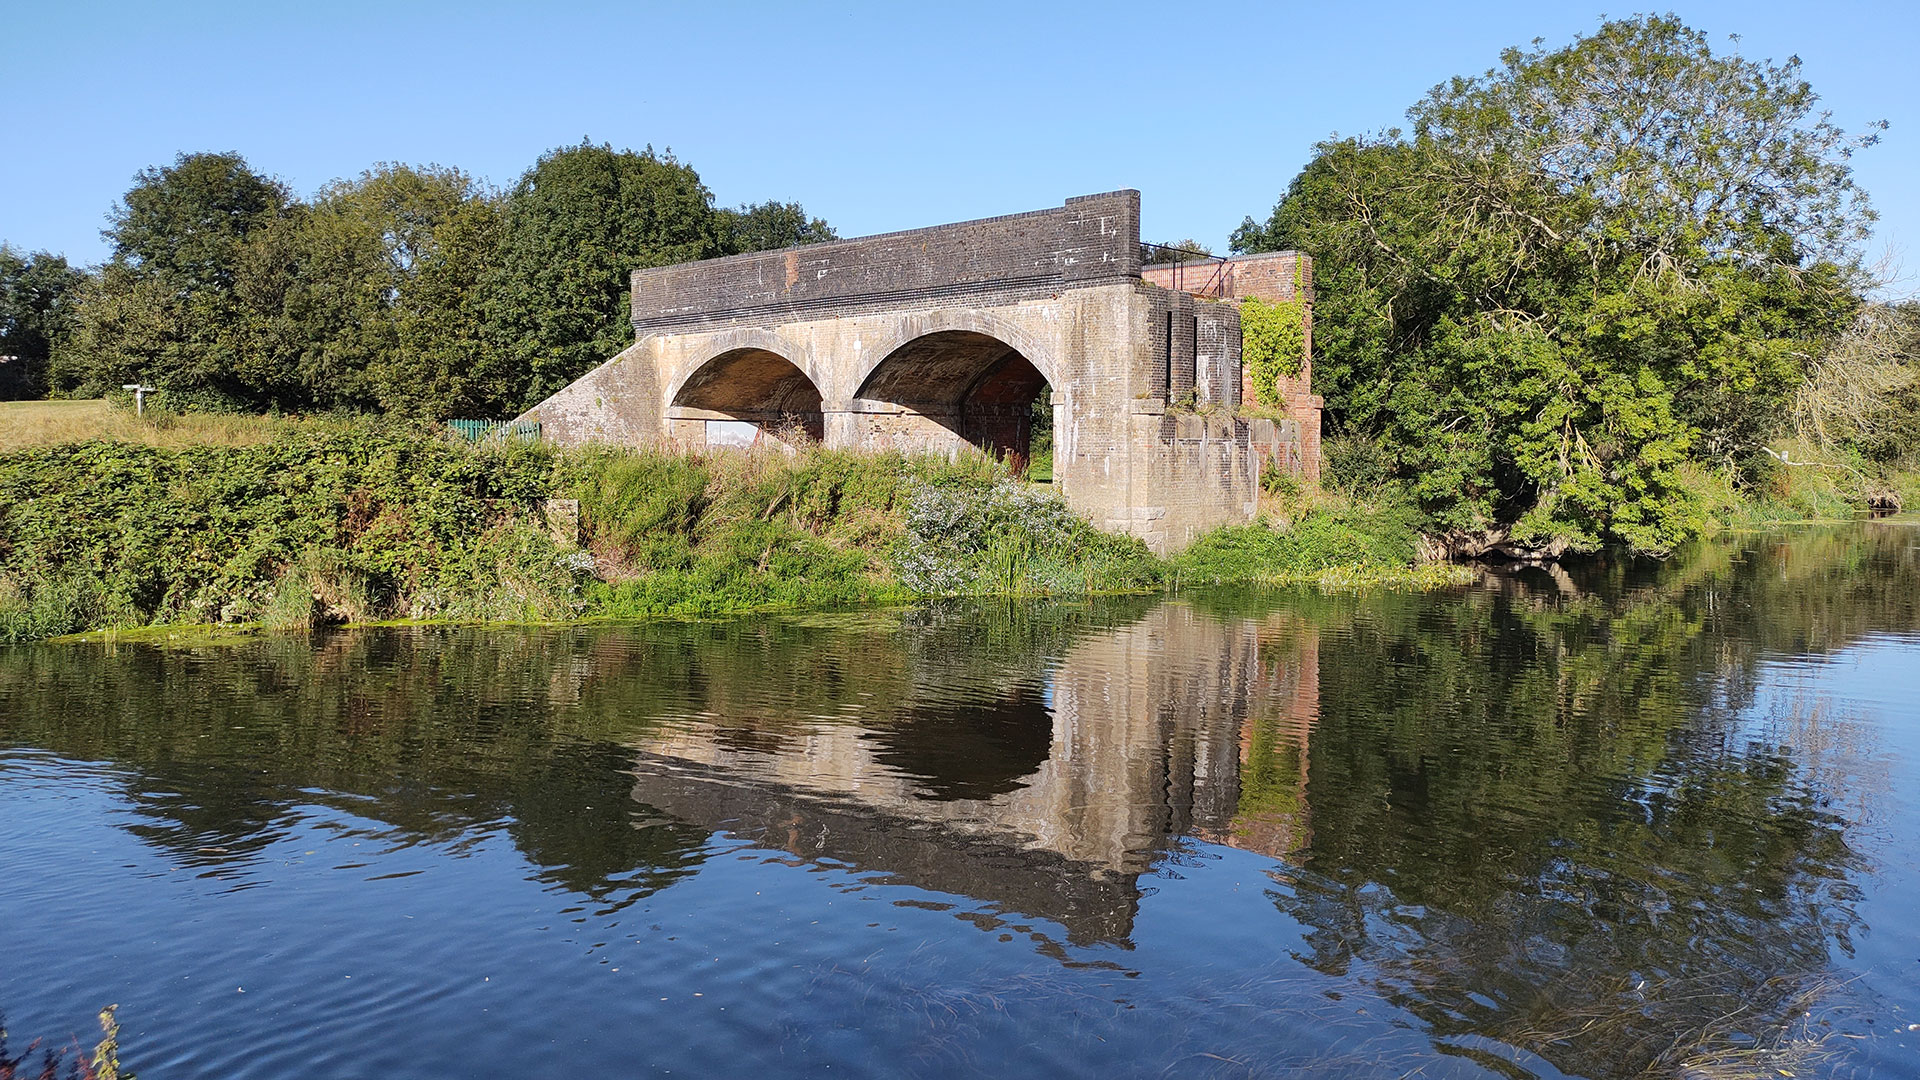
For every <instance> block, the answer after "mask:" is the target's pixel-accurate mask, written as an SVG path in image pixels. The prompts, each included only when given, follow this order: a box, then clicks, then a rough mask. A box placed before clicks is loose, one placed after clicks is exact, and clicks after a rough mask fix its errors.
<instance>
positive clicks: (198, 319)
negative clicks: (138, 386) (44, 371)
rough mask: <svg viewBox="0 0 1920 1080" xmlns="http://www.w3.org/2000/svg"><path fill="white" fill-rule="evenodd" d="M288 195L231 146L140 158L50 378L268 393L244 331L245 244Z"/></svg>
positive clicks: (227, 394) (83, 385)
mask: <svg viewBox="0 0 1920 1080" xmlns="http://www.w3.org/2000/svg"><path fill="white" fill-rule="evenodd" d="M292 206H293V199H292V196H291V195H290V194H289V193H288V191H287V189H286V188H285V186H284V185H282V184H280V183H278V182H277V181H274V180H272V179H270V178H268V177H265V176H262V175H261V174H259V173H256V172H254V171H253V170H252V169H251V168H249V167H248V166H247V163H246V161H245V160H244V159H243V158H241V157H240V155H238V154H232V153H199V154H181V155H179V156H178V157H177V158H175V159H174V163H173V164H172V165H170V166H160V167H156V168H150V169H145V170H142V171H141V172H140V173H139V174H138V175H137V176H135V178H134V186H133V188H132V189H131V190H129V191H128V192H127V194H126V197H125V198H124V199H123V200H122V202H121V203H120V205H119V206H117V207H116V208H115V209H114V210H113V212H112V214H111V215H110V221H111V225H112V227H111V228H109V229H108V230H106V233H105V236H106V238H107V239H108V241H110V242H111V243H112V245H113V255H112V258H111V259H110V260H109V261H108V262H107V264H106V265H105V266H104V267H103V268H102V269H101V272H100V274H99V275H98V276H96V277H95V278H94V279H93V281H92V282H91V283H90V284H89V286H88V288H87V289H85V290H84V291H83V292H82V293H81V295H80V298H79V303H78V305H77V311H76V313H75V326H74V333H73V335H72V337H71V339H70V340H69V342H68V343H67V347H65V348H63V349H60V350H57V351H56V354H55V357H54V362H53V371H52V374H53V380H54V382H55V384H56V386H57V387H58V388H59V389H63V390H70V391H75V392H79V393H88V394H98V393H103V392H105V391H107V390H109V389H112V388H114V387H117V386H119V385H120V384H121V383H125V382H131V381H134V380H140V381H150V382H154V383H155V384H156V385H163V386H166V387H167V388H168V389H170V390H174V391H176V392H178V393H181V394H185V395H204V396H206V397H208V398H210V399H217V400H221V401H225V402H230V403H236V404H261V403H264V399H263V398H262V396H261V395H260V393H259V392H258V391H257V389H256V388H255V387H254V386H253V385H252V382H251V380H250V379H249V378H248V376H247V368H248V363H247V361H248V353H247V350H246V348H245V345H246V342H245V338H244V335H243V334H242V333H241V332H240V330H241V327H242V325H243V323H244V317H243V316H244V312H243V308H242V305H241V302H240V299H239V297H238V295H237V292H236V289H237V286H238V279H239V273H240V265H241V253H242V251H243V249H244V248H245V246H246V244H247V242H248V240H249V239H250V238H252V237H255V236H258V235H259V234H261V233H262V232H264V231H266V230H267V229H268V228H269V227H271V226H272V225H273V224H274V222H276V221H278V220H279V219H281V218H282V217H284V216H285V215H287V214H288V213H289V212H290V210H291V208H292Z"/></svg>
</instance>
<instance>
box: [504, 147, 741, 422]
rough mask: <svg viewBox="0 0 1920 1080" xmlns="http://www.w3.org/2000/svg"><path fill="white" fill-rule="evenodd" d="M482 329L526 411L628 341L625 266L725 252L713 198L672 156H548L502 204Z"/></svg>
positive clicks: (590, 152)
mask: <svg viewBox="0 0 1920 1080" xmlns="http://www.w3.org/2000/svg"><path fill="white" fill-rule="evenodd" d="M502 233H503V235H502V240H501V248H500V262H499V267H498V270H497V272H496V273H495V274H494V275H493V276H492V278H491V281H490V287H489V293H490V295H489V296H488V299H487V303H488V304H489V308H490V314H491V318H490V320H489V332H490V333H491V334H492V335H493V337H494V340H495V341H496V342H497V343H498V344H499V346H500V348H501V349H503V350H504V351H505V354H506V356H507V357H508V359H509V361H510V362H511V363H512V365H513V366H514V368H515V369H516V370H517V371H519V372H521V373H523V376H524V380H525V381H524V383H523V384H522V393H521V397H520V403H521V404H523V405H531V404H533V403H534V402H537V401H539V400H540V399H541V398H544V397H546V396H547V395H548V394H551V393H553V392H554V391H556V390H558V389H560V388H561V387H564V386H566V385H567V384H568V383H570V382H572V381H573V380H574V379H576V378H579V377H580V376H581V375H583V374H585V373H586V372H587V371H588V370H590V369H592V368H593V367H594V366H595V365H596V364H599V363H601V362H602V361H604V360H606V359H608V358H609V357H611V356H613V355H614V354H615V353H618V352H619V351H620V350H622V349H624V348H626V347H627V346H628V345H630V344H632V343H633V329H632V327H631V325H630V324H629V321H628V319H629V314H628V308H627V296H628V280H629V276H630V275H631V274H632V272H633V271H634V270H637V269H640V268H643V267H649V266H665V265H667V264H669V263H677V262H688V261H690V260H694V259H704V258H709V257H711V256H714V255H719V254H725V253H726V251H727V247H728V243H729V242H730V241H731V239H732V229H731V228H730V227H729V228H726V229H723V228H722V223H721V222H720V220H719V218H718V216H717V215H716V213H715V211H714V207H713V195H712V194H711V193H710V192H709V191H708V190H707V188H706V186H705V185H704V184H702V183H701V182H700V177H699V174H697V173H695V172H694V171H693V169H692V168H690V167H688V166H686V165H683V164H681V163H680V162H679V161H677V160H675V159H674V157H673V155H672V154H671V153H668V154H656V153H654V151H653V148H652V147H648V148H647V149H645V150H642V151H637V152H636V151H633V150H615V149H613V148H612V147H611V146H609V145H607V144H605V143H602V144H600V145H598V146H596V145H594V144H592V143H589V142H584V141H583V142H582V143H580V145H578V146H568V147H563V148H561V149H558V150H553V151H551V152H549V153H547V154H545V155H544V156H542V157H541V158H540V160H539V161H538V162H537V163H535V164H534V166H533V168H531V169H529V170H527V172H526V174H525V175H524V176H522V177H521V178H520V181H519V183H518V184H516V185H515V186H514V188H513V190H512V192H511V194H510V196H509V198H508V203H507V210H506V220H505V222H504V223H503V226H502Z"/></svg>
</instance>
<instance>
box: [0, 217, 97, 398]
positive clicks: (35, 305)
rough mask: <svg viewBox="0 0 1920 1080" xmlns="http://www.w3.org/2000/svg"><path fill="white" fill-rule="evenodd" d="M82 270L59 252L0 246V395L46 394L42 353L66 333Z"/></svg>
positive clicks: (45, 359) (1, 396)
mask: <svg viewBox="0 0 1920 1080" xmlns="http://www.w3.org/2000/svg"><path fill="white" fill-rule="evenodd" d="M85 280H86V274H85V273H84V272H82V271H80V270H76V269H74V268H73V267H71V266H68V265H67V260H65V259H63V258H61V257H60V256H58V255H49V254H47V253H46V252H44V251H36V252H34V253H33V254H31V255H22V254H21V253H19V252H17V251H15V250H13V249H12V248H10V247H5V246H0V357H7V358H8V359H7V360H6V361H5V363H6V365H7V367H6V368H4V369H0V399H4V398H8V397H23V398H30V397H39V396H40V395H41V394H44V393H46V389H47V387H46V376H47V358H48V356H49V355H51V353H52V350H53V343H54V342H56V341H59V340H61V339H63V338H64V337H65V336H66V332H67V327H68V324H69V323H70V322H71V320H72V313H73V293H74V290H75V289H76V288H78V287H79V286H80V284H81V283H82V282H84V281H85Z"/></svg>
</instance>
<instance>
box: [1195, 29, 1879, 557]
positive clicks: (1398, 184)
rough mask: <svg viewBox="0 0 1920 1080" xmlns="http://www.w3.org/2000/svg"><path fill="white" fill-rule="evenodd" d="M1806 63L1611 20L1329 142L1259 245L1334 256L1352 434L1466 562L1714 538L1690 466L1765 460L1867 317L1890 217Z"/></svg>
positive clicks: (1331, 380) (1243, 243)
mask: <svg viewBox="0 0 1920 1080" xmlns="http://www.w3.org/2000/svg"><path fill="white" fill-rule="evenodd" d="M1816 101H1817V98H1816V97H1815V95H1814V94H1813V93H1812V91H1811V89H1810V88H1809V87H1808V85H1807V84H1806V82H1805V81H1804V80H1802V79H1801V78H1800V77H1799V62H1798V61H1797V60H1791V61H1788V62H1787V63H1785V64H1773V63H1771V62H1754V61H1748V60H1745V59H1743V58H1741V57H1739V56H1737V55H1735V56H1717V55H1715V54H1714V53H1713V52H1712V50H1711V49H1710V48H1709V47H1708V44H1707V41H1706V38H1705V36H1704V35H1702V34H1700V33H1699V32H1697V31H1694V30H1691V29H1689V28H1687V27H1686V26H1684V25H1682V24H1681V23H1679V22H1678V21H1677V20H1675V19H1672V18H1665V17H1640V18H1635V19H1628V20H1617V21H1613V22H1608V23H1605V24H1603V25H1602V26H1601V27H1600V28H1599V30H1598V31H1596V32H1595V33H1594V34H1593V35H1591V36H1586V37H1581V38H1578V39H1576V41H1575V42H1574V43H1573V44H1572V45H1569V46H1567V47H1565V48H1562V49H1556V50H1548V49H1546V48H1544V47H1541V46H1539V45H1537V44H1536V46H1535V47H1534V48H1533V49H1531V50H1526V51H1523V50H1518V49H1510V50H1508V51H1507V53H1506V54H1505V55H1504V56H1503V66H1502V67H1501V68H1499V69H1496V70H1493V71H1489V72H1487V73H1486V74H1485V75H1483V76H1480V77H1478V78H1474V79H1455V80H1453V81H1451V82H1450V83H1447V84H1445V85H1442V86H1439V87H1436V88H1435V89H1434V90H1433V91H1432V92H1431V93H1430V94H1429V95H1428V96H1427V98H1426V99H1425V100H1424V101H1422V102H1421V103H1419V104H1418V105H1416V106H1415V107H1414V108H1413V109H1412V110H1411V111H1410V112H1409V118H1410V120H1411V121H1412V130H1411V132H1401V131H1388V132H1386V133H1384V134H1382V135H1379V136H1376V137H1362V138H1348V139H1339V140H1333V141H1329V142H1327V143H1323V144H1321V145H1320V146H1319V147H1317V148H1316V153H1315V157H1314V159H1313V161H1312V162H1310V163H1309V165H1308V166H1307V168H1306V169H1305V170H1304V171H1303V172H1302V173H1301V174H1300V176H1299V177H1298V178H1296V179H1295V180H1294V182H1293V184H1292V186H1291V187H1290V188H1289V190H1288V193H1287V195H1286V197H1285V198H1283V199H1282V200H1281V202H1280V204H1279V205H1278V206H1276V207H1275V209H1274V212H1273V214H1272V216H1271V217H1270V218H1269V219H1268V220H1267V221H1266V222H1265V223H1264V224H1256V223H1254V222H1253V221H1251V220H1248V221H1247V222H1246V223H1244V224H1243V225H1242V226H1241V228H1240V229H1239V230H1237V231H1236V232H1235V234H1234V237H1233V243H1234V246H1235V249H1236V250H1242V251H1267V250H1279V249H1284V248H1299V249H1301V250H1305V251H1307V252H1309V253H1311V254H1312V255H1313V256H1314V257H1315V268H1316V279H1317V280H1316V294H1317V296H1318V303H1317V304H1316V310H1315V337H1316V339H1317V340H1318V341H1319V344H1320V349H1319V352H1320V353H1321V356H1322V358H1321V359H1320V360H1319V361H1318V362H1317V364H1316V373H1317V375H1318V377H1319V380H1320V382H1321V386H1320V388H1321V390H1322V392H1323V393H1324V394H1325V395H1326V397H1327V404H1328V410H1329V417H1330V423H1331V426H1332V427H1333V428H1334V429H1335V430H1337V431H1342V432H1347V433H1352V434H1355V435H1358V436H1362V437H1366V438H1373V439H1378V440H1380V441H1382V442H1383V443H1384V444H1385V445H1386V446H1387V448H1388V449H1389V451H1390V452H1391V454H1392V455H1393V456H1394V458H1395V459H1396V463H1397V472H1398V473H1399V475H1400V476H1401V477H1402V478H1403V480H1404V481H1405V483H1406V484H1407V485H1408V487H1409V489H1410V490H1411V491H1412V492H1413V494H1414V495H1415V497H1416V498H1418V499H1419V501H1420V502H1421V504H1422V505H1423V507H1425V508H1426V510H1427V511H1428V512H1429V513H1430V514H1431V515H1432V517H1433V519H1434V521H1435V523H1436V525H1437V526H1438V527H1439V528H1440V530H1441V531H1443V532H1446V533H1448V534H1450V535H1451V537H1452V538H1453V539H1454V540H1455V541H1456V543H1457V545H1458V546H1459V547H1461V548H1462V549H1465V550H1473V549H1474V548H1475V547H1476V546H1485V545H1487V544H1491V543H1500V542H1506V541H1509V540H1517V541H1519V542H1521V543H1524V544H1530V545H1533V546H1536V547H1538V548H1541V549H1544V550H1550V551H1558V550H1562V549H1564V548H1566V547H1574V548H1591V547H1595V546H1598V545H1600V544H1602V543H1606V542H1614V543H1620V544H1624V545H1626V546H1628V547H1630V548H1632V549H1635V550H1638V551H1642V552H1647V553H1654V554H1658V553H1663V552H1665V551H1668V550H1670V549H1671V548H1672V547H1673V546H1674V545H1675V544H1677V543H1679V542H1680V541H1681V540H1683V539H1685V538H1686V537H1687V536H1688V535H1690V534H1691V533H1692V532H1693V531H1695V530H1696V529H1697V527H1698V522H1699V520H1700V518H1699V512H1698V509H1697V506H1696V500H1695V499H1694V497H1693V495H1692V494H1691V492H1690V490H1689V489H1688V487H1687V485H1686V484H1685V483H1684V481H1683V475H1682V467H1683V466H1684V465H1685V464H1686V463H1687V462H1688V461H1689V460H1695V461H1703V462H1708V463H1712V464H1716V465H1718V466H1721V467H1724V468H1728V469H1730V470H1732V471H1734V472H1735V473H1736V474H1740V473H1741V472H1742V471H1743V470H1745V469H1748V468H1749V466H1750V465H1751V464H1752V463H1753V462H1754V461H1756V460H1758V459H1760V458H1761V457H1762V456H1763V453H1762V451H1763V446H1762V444H1763V440H1764V438H1765V436H1766V435H1767V434H1768V433H1769V432H1770V431H1771V430H1772V427H1773V425H1775V424H1777V422H1778V418H1779V417H1780V416H1782V415H1783V414H1784V411H1785V408H1784V407H1785V404H1786V402H1787V401H1788V399H1789V398H1790V397H1791V395H1792V392H1793V390H1794V388H1795V387H1796V386H1797V385H1798V383H1799V381H1800V379H1801V375H1802V372H1803V370H1804V368H1805V364H1806V362H1807V359H1808V358H1809V357H1811V356H1813V355H1815V354H1817V353H1818V351H1819V349H1820V348H1821V346H1822V343H1823V342H1824V341H1825V340H1827V339H1828V338H1830V337H1831V336H1832V335H1833V334H1834V333H1836V332H1837V331H1838V330H1839V328H1841V327H1843V326H1844V325H1845V324H1846V323H1847V321H1848V320H1849V319H1850V318H1851V313H1852V311H1853V310H1854V308H1855V307H1856V306H1857V304H1858V292H1859V287H1860V285H1861V283H1862V275H1861V273H1860V270H1859V265H1858V260H1857V254H1856V253H1857V248H1858V244H1859V241H1860V240H1861V238H1862V237H1864V235H1865V230H1866V229H1867V227H1868V225H1869V224H1870V222H1871V220H1872V213H1871V210H1870V209H1869V208H1868V206H1867V204H1866V199H1865V195H1864V193H1862V192H1861V191H1860V190H1859V189H1858V188H1857V187H1856V186H1855V185H1854V183H1853V180H1852V175H1851V171H1850V169H1849V166H1848V163H1847V162H1848V157H1849V155H1850V154H1851V153H1852V152H1853V151H1854V150H1855V149H1858V148H1859V147H1861V146H1865V145H1868V144H1871V143H1872V142H1873V141H1875V139H1876V138H1877V136H1876V135H1874V134H1871V133H1870V134H1869V135H1868V136H1866V137H1865V138H1854V137H1849V136H1847V135H1846V134H1845V133H1844V132H1842V131H1840V130H1839V129H1838V128H1837V127H1835V126H1834V125H1833V124H1832V123H1831V122H1830V120H1829V119H1828V118H1827V117H1826V115H1825V114H1816V113H1815V112H1814V111H1813V109H1814V105H1815V103H1816Z"/></svg>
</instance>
